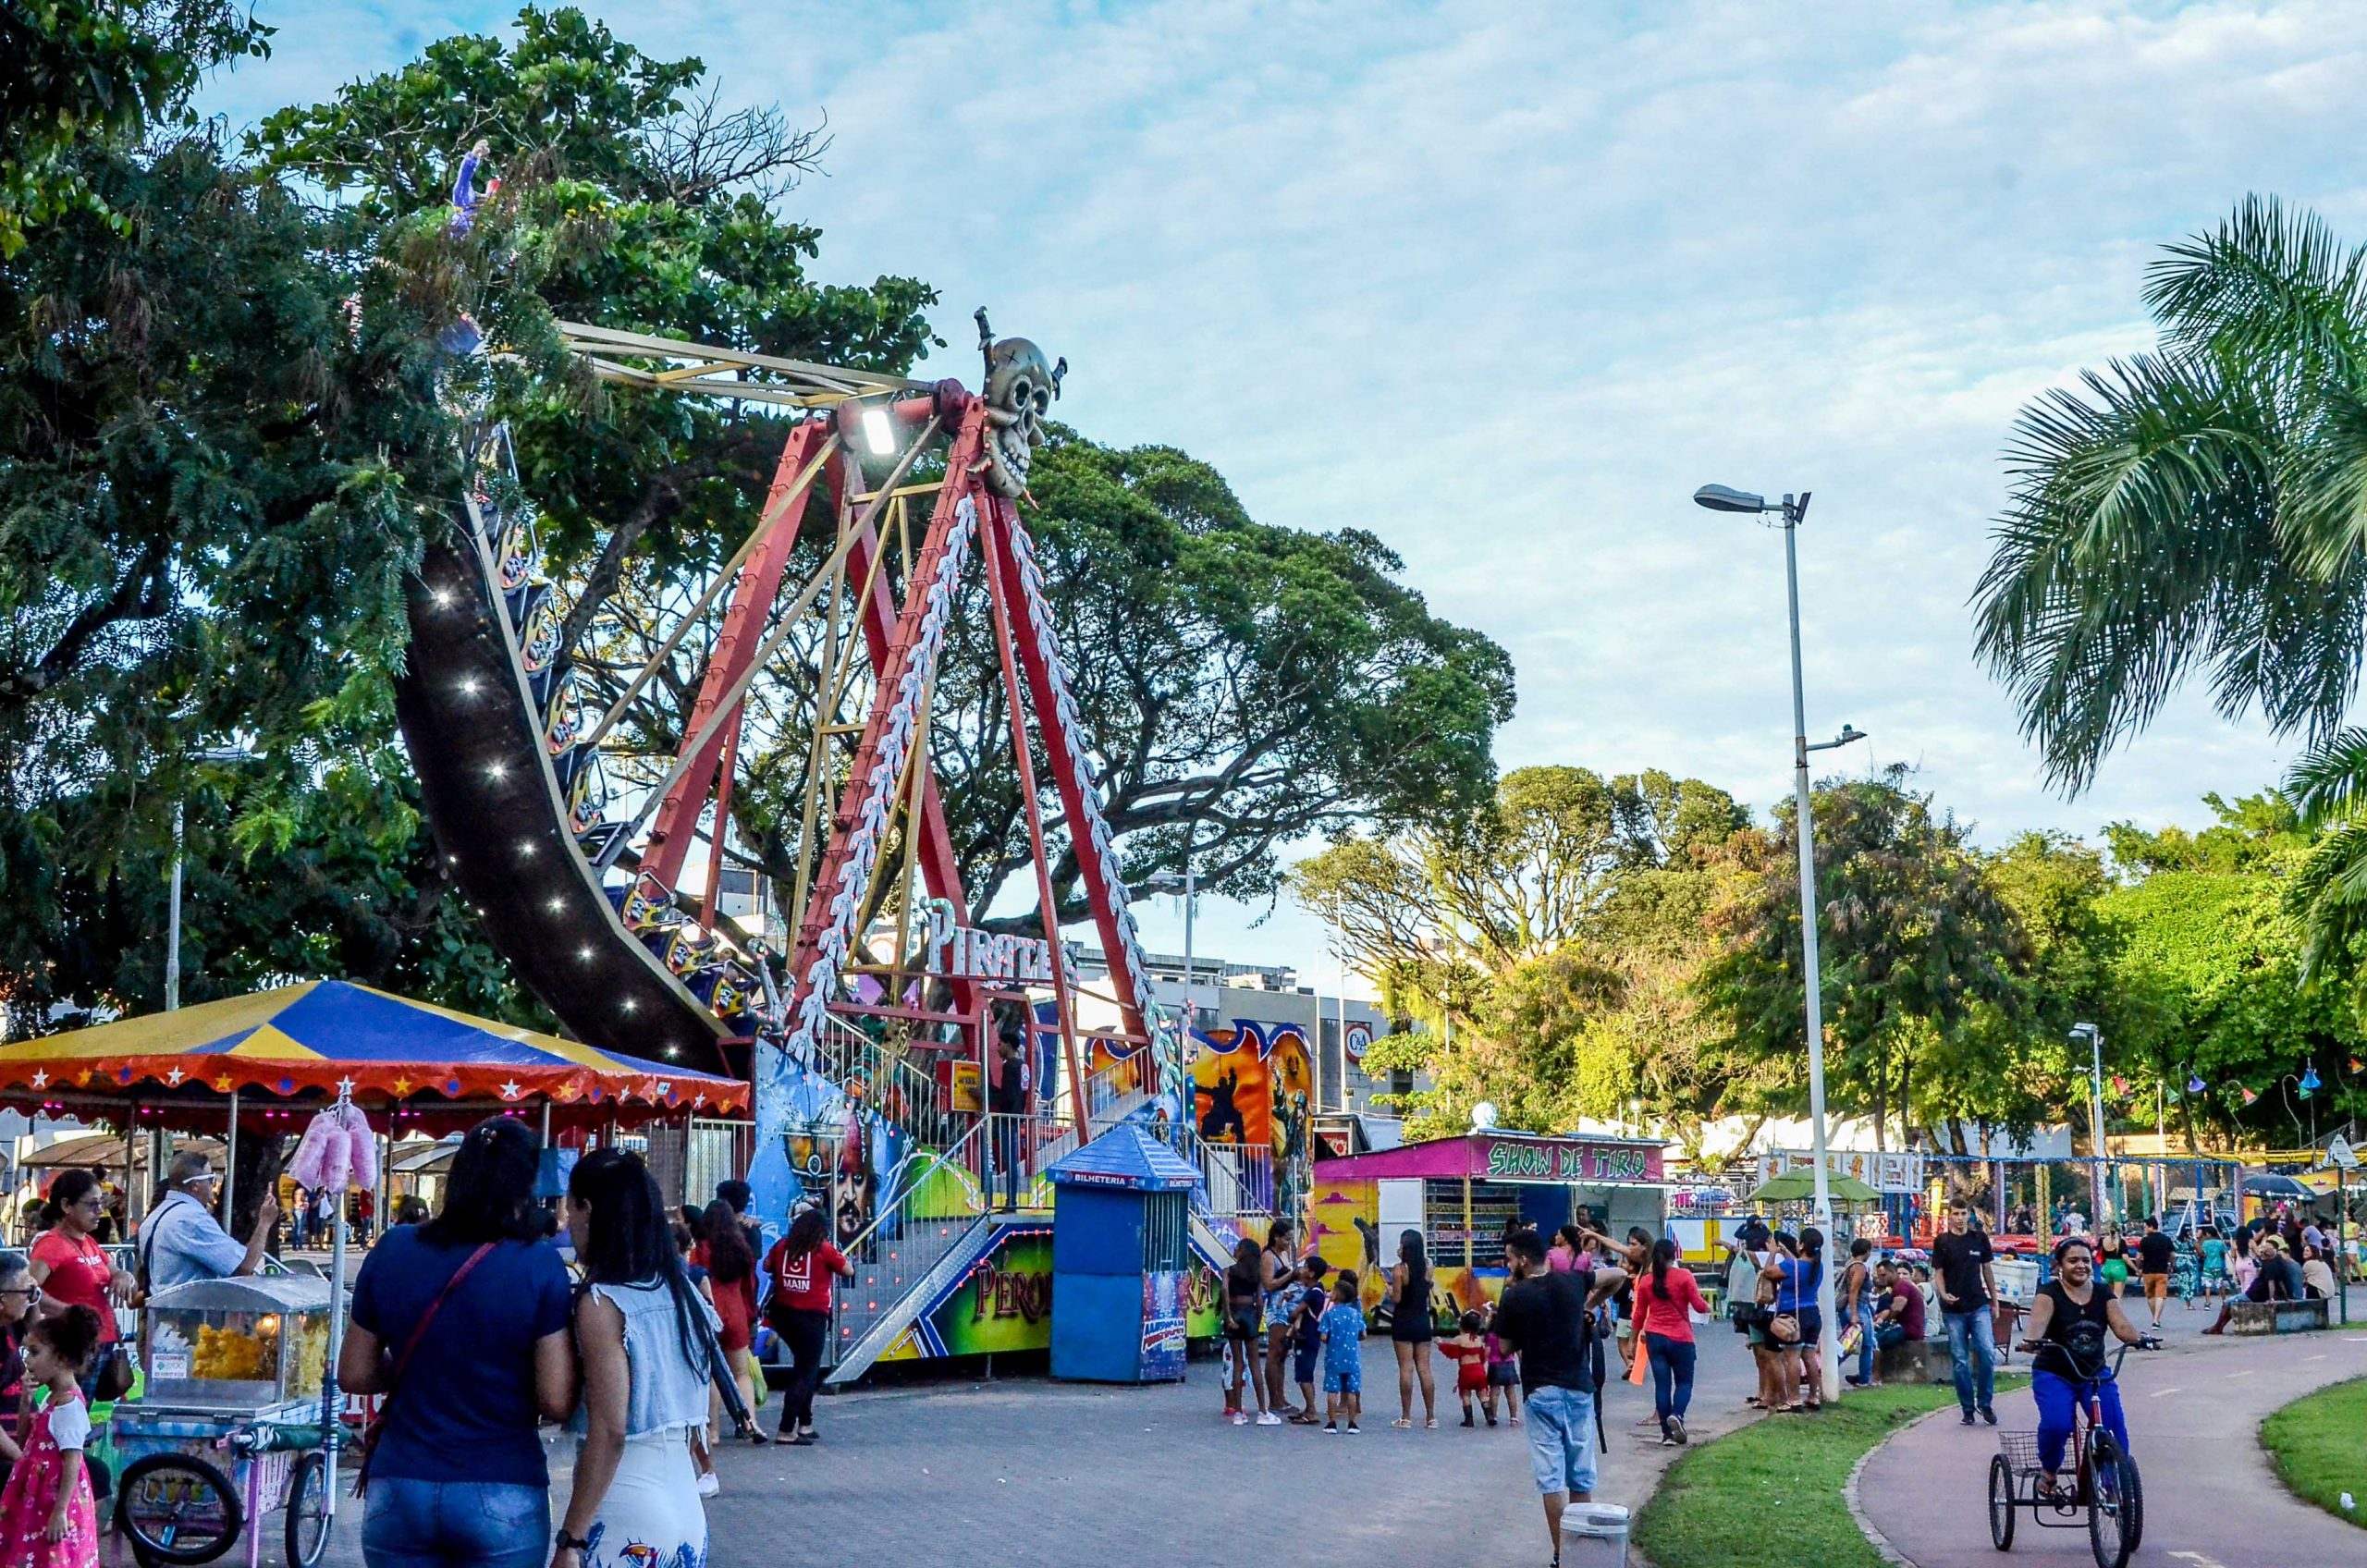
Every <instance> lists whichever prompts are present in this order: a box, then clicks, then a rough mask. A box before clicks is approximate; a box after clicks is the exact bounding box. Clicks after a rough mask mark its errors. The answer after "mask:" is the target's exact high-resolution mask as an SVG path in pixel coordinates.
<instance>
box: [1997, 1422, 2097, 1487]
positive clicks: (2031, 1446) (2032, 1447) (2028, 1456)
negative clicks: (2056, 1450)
mask: <svg viewBox="0 0 2367 1568" xmlns="http://www.w3.org/2000/svg"><path fill="white" fill-rule="evenodd" d="M2086 1438H2087V1432H2086V1431H2085V1429H2084V1428H2083V1429H2081V1430H2078V1431H2074V1432H2073V1433H2072V1434H2071V1440H2070V1441H2069V1442H2067V1443H2066V1444H2065V1445H2064V1447H2063V1472H2064V1474H2066V1475H2068V1474H2069V1473H2070V1472H2072V1471H2074V1470H2077V1469H2078V1468H2079V1453H2080V1446H2081V1444H2082V1443H2083V1442H2084V1441H2085V1439H2086ZM1997 1451H1998V1452H2000V1453H2003V1454H2004V1455H2005V1464H2006V1465H2007V1467H2008V1468H2010V1469H2012V1470H2013V1471H2014V1472H2015V1473H2016V1474H2017V1475H2021V1476H2042V1475H2044V1474H2046V1466H2045V1465H2043V1464H2041V1463H2039V1457H2038V1434H2037V1433H2036V1432H2008V1431H2004V1430H2000V1431H1999V1432H1998V1434H1997Z"/></svg>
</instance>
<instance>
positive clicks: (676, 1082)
mask: <svg viewBox="0 0 2367 1568" xmlns="http://www.w3.org/2000/svg"><path fill="white" fill-rule="evenodd" d="M340 1088H343V1089H347V1090H350V1092H352V1093H353V1094H355V1095H356V1096H362V1097H364V1098H376V1097H378V1096H386V1097H387V1098H389V1099H393V1100H399V1101H406V1102H411V1103H417V1101H416V1099H415V1098H414V1097H415V1096H416V1097H418V1098H421V1099H428V1100H429V1103H431V1104H432V1103H433V1099H432V1098H430V1097H431V1096H433V1097H440V1098H442V1099H446V1100H470V1101H476V1102H480V1103H482V1102H486V1101H491V1102H496V1103H500V1104H523V1103H528V1102H539V1101H542V1100H545V1099H547V1100H548V1101H549V1102H550V1103H551V1105H552V1107H553V1108H554V1109H555V1110H556V1109H566V1110H568V1111H570V1112H573V1113H574V1114H572V1115H570V1116H569V1117H568V1118H567V1120H569V1121H581V1120H584V1119H585V1116H584V1113H585V1112H587V1111H590V1112H592V1113H593V1114H594V1115H596V1116H598V1117H600V1118H603V1119H605V1118H607V1117H611V1116H613V1117H616V1118H618V1119H619V1120H620V1121H644V1120H646V1119H648V1118H649V1117H651V1116H654V1115H664V1114H668V1113H669V1112H670V1113H672V1114H675V1115H681V1114H683V1113H685V1112H687V1113H690V1114H693V1115H695V1114H701V1113H704V1114H706V1115H710V1116H725V1115H729V1114H730V1113H731V1112H733V1111H734V1110H738V1109H742V1108H743V1107H745V1106H746V1104H747V1103H748V1085H747V1084H744V1083H742V1082H741V1081H740V1080H739V1079H736V1078H721V1077H717V1076H715V1075H713V1074H711V1073H705V1072H689V1071H687V1070H681V1069H677V1068H674V1067H672V1066H669V1065H668V1064H667V1063H664V1062H658V1061H648V1060H643V1059H641V1058H639V1057H631V1056H622V1055H619V1054H618V1053H616V1052H613V1051H604V1050H599V1049H596V1048H595V1047H591V1046H587V1045H583V1044H582V1043H581V1042H578V1041H574V1040H562V1039H560V1038H559V1037H558V1035H545V1034H541V1033H538V1032H537V1031H535V1030H532V1029H524V1028H521V1027H519V1026H518V1025H516V1024H511V1023H495V1022H494V1021H493V1020H491V1019H485V1018H472V1017H471V1016H470V1015H469V1014H467V1013H464V1012H455V1011H452V1010H451V1009H449V1008H442V1007H435V1006H433V1005H432V1004H430V1003H427V1002H418V1001H411V1000H410V999H409V998H403V997H398V996H392V995H389V994H388V993H386V992H385V991H378V990H373V989H372V988H370V987H369V986H356V985H352V984H350V983H348V982H346V981H342V980H309V981H305V982H304V983H302V984H300V985H295V986H281V987H280V988H278V989H277V990H271V991H258V992H256V993H255V994H253V995H252V996H245V997H226V998H223V999H221V1000H220V1001H212V1002H202V1003H200V1004H198V1005H197V1006H195V1007H186V1008H182V1009H180V1010H179V1011H175V1012H156V1013H149V1014H146V1015H144V1016H141V1017H139V1018H126V1019H121V1020H118V1021H117V1022H116V1023H102V1024H97V1025H95V1026H93V1027H92V1028H88V1029H76V1030H71V1031H68V1032H67V1033H66V1034H62V1035H44V1036H43V1037H42V1038H40V1039H34V1040H22V1041H18V1043H16V1044H14V1045H10V1046H5V1047H0V1098H6V1100H8V1101H9V1102H11V1103H14V1104H18V1105H20V1106H21V1105H25V1104H27V1103H28V1102H31V1101H38V1100H40V1099H42V1098H43V1096H76V1095H81V1094H100V1095H105V1096H129V1095H131V1094H135V1093H138V1092H141V1091H142V1090H150V1091H161V1092H162V1094H163V1096H165V1097H179V1096H182V1095H183V1094H184V1092H188V1093H190V1094H192V1095H195V1096H204V1095H227V1094H229V1093H230V1092H231V1091H233V1090H239V1091H243V1092H259V1093H261V1094H264V1095H266V1096H286V1097H291V1098H292V1097H299V1096H301V1097H308V1098H309V1097H312V1096H313V1095H314V1094H315V1093H319V1094H327V1095H335V1094H336V1093H337V1090H339V1089H340ZM241 1120H243V1117H242V1118H241Z"/></svg>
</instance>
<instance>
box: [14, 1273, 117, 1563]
mask: <svg viewBox="0 0 2367 1568" xmlns="http://www.w3.org/2000/svg"><path fill="white" fill-rule="evenodd" d="M98 1347H99V1315H98V1314H97V1313H95V1312H92V1310H91V1309H90V1308H89V1307H87V1306H69V1307H67V1309H66V1310H65V1311H63V1312H60V1313H58V1314H57V1315H56V1316H55V1317H44V1318H42V1319H40V1320H38V1321H37V1322H35V1323H34V1324H33V1326H32V1328H31V1330H30V1331H29V1332H28V1333H27V1334H26V1336H25V1387H26V1390H27V1391H28V1392H29V1393H30V1392H31V1390H32V1388H33V1387H34V1385H36V1384H38V1385H40V1386H41V1387H43V1388H46V1389H47V1390H49V1403H48V1404H47V1405H46V1406H45V1407H43V1410H42V1411H41V1413H40V1414H39V1415H35V1416H34V1417H33V1419H32V1431H31V1435H30V1436H28V1437H27V1438H26V1439H25V1456H24V1458H22V1459H20V1460H18V1462H17V1464H16V1467H15V1468H13V1469H12V1470H10V1471H9V1472H8V1484H7V1487H6V1489H5V1490H0V1568H98V1565H99V1528H98V1518H97V1512H96V1509H95V1507H94V1506H93V1504H92V1501H91V1472H90V1470H89V1468H88V1467H87V1466H86V1465H85V1464H83V1463H82V1445H83V1444H84V1443H86V1442H88V1441H90V1439H91V1407H90V1406H89V1405H88V1404H85V1403H83V1401H82V1388H81V1384H80V1378H81V1376H82V1368H83V1367H84V1366H88V1365H89V1364H90V1360H91V1354H92V1352H93V1351H95V1350H97V1349H98Z"/></svg>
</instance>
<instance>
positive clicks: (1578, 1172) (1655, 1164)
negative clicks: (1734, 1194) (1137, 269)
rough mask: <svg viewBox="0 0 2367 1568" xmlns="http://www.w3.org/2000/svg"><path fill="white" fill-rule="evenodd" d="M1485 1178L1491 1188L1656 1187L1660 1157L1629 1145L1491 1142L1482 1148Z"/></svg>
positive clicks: (1519, 1140)
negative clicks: (1574, 1184)
mask: <svg viewBox="0 0 2367 1568" xmlns="http://www.w3.org/2000/svg"><path fill="white" fill-rule="evenodd" d="M1487 1178H1488V1180H1490V1181H1491V1182H1657V1181H1659V1180H1660V1179H1661V1151H1660V1150H1659V1149H1658V1148H1657V1147H1650V1146H1644V1147H1639V1146H1637V1145H1632V1144H1589V1143H1581V1142H1578V1141H1576V1140H1571V1139H1558V1138H1557V1139H1553V1140H1551V1141H1547V1140H1543V1139H1537V1140H1531V1139H1525V1138H1495V1139H1491V1140H1490V1142H1489V1144H1488V1162H1487Z"/></svg>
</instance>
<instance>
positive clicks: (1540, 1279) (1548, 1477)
mask: <svg viewBox="0 0 2367 1568" xmlns="http://www.w3.org/2000/svg"><path fill="white" fill-rule="evenodd" d="M1509 1250H1510V1253H1511V1264H1512V1275H1513V1282H1512V1283H1511V1284H1509V1285H1507V1286H1505V1287H1504V1297H1503V1300H1502V1302H1501V1303H1500V1304H1499V1305H1497V1308H1496V1320H1495V1324H1494V1328H1495V1333H1496V1339H1497V1341H1499V1342H1500V1343H1501V1344H1502V1346H1503V1347H1504V1349H1505V1350H1507V1351H1509V1352H1512V1353H1513V1354H1516V1355H1518V1356H1519V1357H1520V1382H1521V1391H1522V1392H1523V1393H1525V1394H1526V1395H1527V1401H1526V1402H1525V1403H1527V1405H1528V1451H1529V1470H1530V1473H1531V1474H1532V1475H1533V1476H1535V1478H1536V1481H1537V1490H1538V1494H1539V1496H1540V1497H1542V1498H1543V1499H1544V1501H1545V1533H1546V1535H1547V1536H1548V1537H1550V1538H1551V1541H1552V1543H1553V1561H1554V1562H1557V1563H1558V1562H1561V1561H1562V1513H1563V1511H1564V1509H1565V1508H1567V1507H1568V1506H1569V1505H1570V1503H1572V1502H1573V1501H1576V1502H1587V1501H1591V1500H1592V1499H1593V1497H1594V1479H1595V1469H1594V1449H1595V1417H1594V1402H1595V1392H1596V1389H1597V1388H1598V1386H1599V1368H1598V1367H1597V1365H1596V1359H1597V1355H1598V1352H1597V1349H1596V1346H1595V1342H1594V1329H1593V1321H1594V1309H1595V1308H1596V1307H1598V1306H1600V1305H1602V1304H1603V1302H1604V1301H1606V1300H1608V1299H1609V1298H1610V1296H1611V1293H1612V1292H1613V1291H1616V1290H1617V1289H1618V1288H1619V1287H1620V1286H1621V1285H1623V1284H1625V1283H1626V1280H1627V1271H1626V1270H1625V1269H1624V1268H1613V1267H1612V1266H1610V1265H1607V1264H1605V1265H1598V1266H1596V1267H1595V1268H1590V1269H1589V1268H1585V1267H1583V1266H1581V1267H1580V1268H1574V1269H1571V1270H1568V1271H1566V1272H1564V1273H1559V1274H1557V1273H1554V1272H1553V1271H1552V1270H1551V1269H1550V1268H1547V1267H1546V1263H1545V1243H1543V1242H1542V1241H1540V1240H1539V1239H1538V1235H1537V1232H1536V1231H1525V1232H1523V1233H1522V1234H1521V1235H1519V1236H1517V1237H1515V1238H1514V1240H1513V1242H1512V1243H1511V1246H1510V1249H1509Z"/></svg>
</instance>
